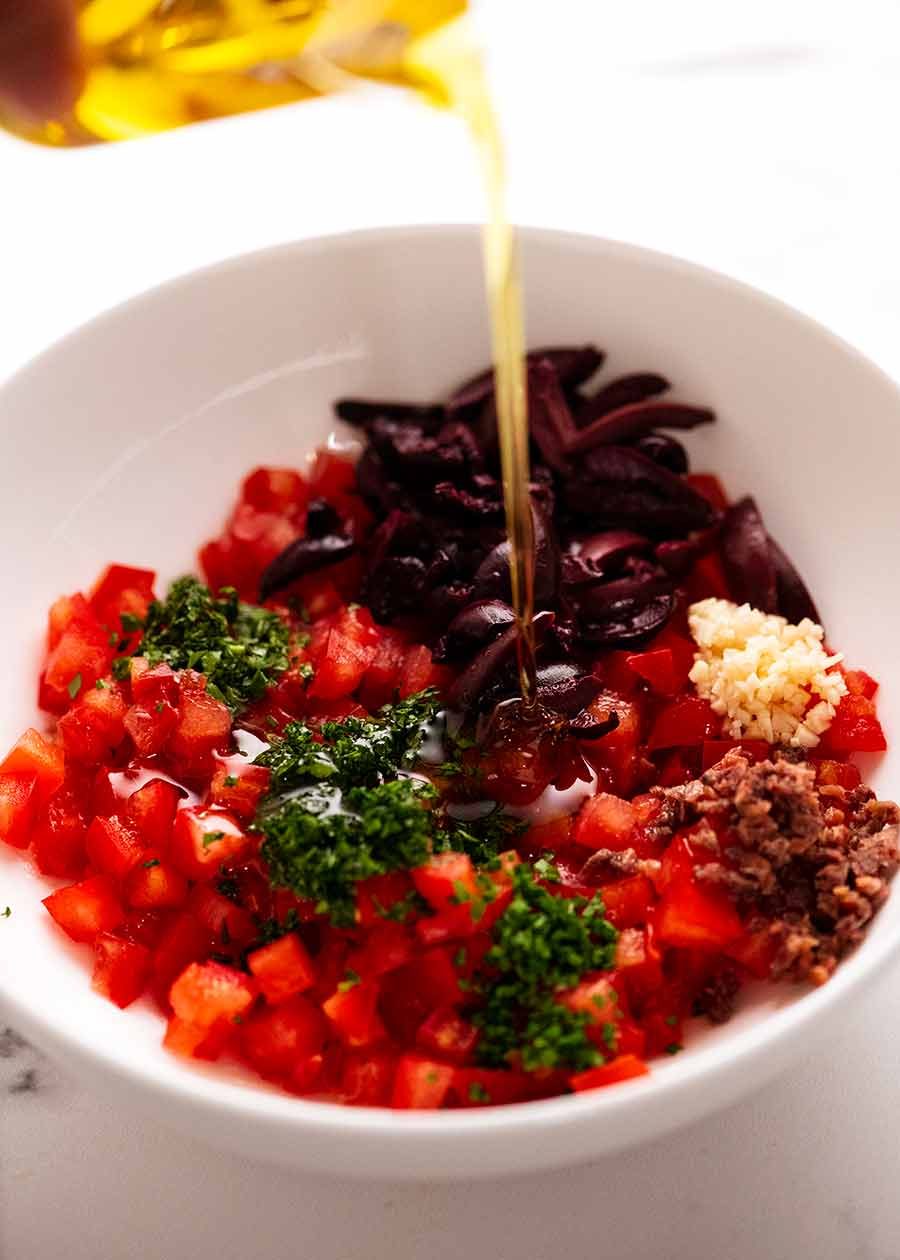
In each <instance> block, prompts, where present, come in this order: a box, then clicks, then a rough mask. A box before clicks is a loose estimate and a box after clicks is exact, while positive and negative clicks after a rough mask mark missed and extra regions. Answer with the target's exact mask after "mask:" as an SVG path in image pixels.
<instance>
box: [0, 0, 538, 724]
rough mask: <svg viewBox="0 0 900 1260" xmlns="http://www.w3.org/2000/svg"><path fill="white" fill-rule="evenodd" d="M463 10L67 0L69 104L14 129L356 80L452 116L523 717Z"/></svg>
mask: <svg viewBox="0 0 900 1260" xmlns="http://www.w3.org/2000/svg"><path fill="white" fill-rule="evenodd" d="M465 9H466V3H465V0H80V5H79V15H78V29H79V36H80V40H81V44H82V48H83V50H84V61H85V82H84V88H83V91H82V92H81V95H80V96H79V99H78V101H77V102H76V104H75V106H74V108H73V110H72V112H71V115H70V116H69V117H66V118H58V119H52V120H49V121H48V122H46V123H45V124H44V125H43V126H35V127H33V128H32V129H31V130H22V128H21V127H18V128H14V129H17V130H18V132H19V134H21V135H23V136H24V137H25V138H27V139H31V140H35V141H38V142H42V143H45V144H50V145H76V144H83V143H90V142H94V141H101V140H122V139H128V138H134V137H137V136H141V135H145V134H149V133H152V132H156V131H162V130H166V129H169V128H173V127H178V126H182V125H184V124H186V123H191V122H196V121H200V120H203V119H207V118H213V117H218V116H221V115H227V114H233V113H240V112H244V111H247V110H255V109H262V108H265V107H267V106H272V105H280V104H285V103H287V102H290V101H296V100H301V99H303V98H304V97H309V96H314V95H321V94H326V93H330V92H334V91H338V90H340V89H341V88H343V87H346V86H348V85H349V84H351V83H352V82H354V80H357V79H359V78H364V79H372V80H378V81H382V82H386V83H391V84H396V85H400V86H404V87H407V88H412V89H414V90H415V91H417V92H418V93H419V94H420V95H423V96H425V97H426V98H427V99H428V100H429V101H430V102H431V103H432V104H433V105H436V106H438V107H440V108H445V109H450V110H452V111H454V112H455V113H457V114H458V115H459V116H460V117H461V118H463V119H464V120H465V122H466V124H467V126H468V128H469V131H470V134H471V136H472V140H473V143H474V144H475V147H476V150H477V153H478V156H479V160H480V163H481V167H482V171H483V177H484V183H485V189H486V194H487V215H486V225H485V229H484V267H485V282H486V290H487V299H488V307H489V315H490V326H491V338H492V348H493V360H494V371H495V379H496V400H497V425H498V431H499V445H500V454H501V462H502V473H503V493H504V504H505V509H506V520H507V529H508V535H509V542H510V579H511V588H512V602H513V608H514V611H515V614H516V618H517V621H518V625H519V631H520V634H519V674H520V679H521V690H522V702H523V706H524V710H525V713H526V714H528V713H529V712H531V711H532V710H533V709H534V705H535V697H536V681H535V650H534V629H533V614H534V527H533V522H532V515H531V506H530V495H529V480H530V478H529V458H528V448H529V434H528V414H527V389H526V369H525V334H524V328H523V313H522V294H521V284H520V278H519V265H518V258H517V250H516V241H515V235H514V233H513V230H512V228H511V226H510V223H509V220H508V218H507V213H506V199H505V187H506V183H505V175H504V162H503V146H502V143H501V139H500V133H499V129H498V125H497V119H496V115H495V112H494V109H493V106H492V103H491V99H490V94H489V92H488V88H487V83H486V77H485V73H484V67H483V64H482V60H481V57H480V54H479V52H478V50H477V48H476V46H475V44H474V41H473V39H472V37H471V32H470V30H469V25H468V20H467V18H466V17H465ZM5 121H6V122H7V124H8V120H5ZM8 125H9V124H8ZM532 716H534V714H533V713H532Z"/></svg>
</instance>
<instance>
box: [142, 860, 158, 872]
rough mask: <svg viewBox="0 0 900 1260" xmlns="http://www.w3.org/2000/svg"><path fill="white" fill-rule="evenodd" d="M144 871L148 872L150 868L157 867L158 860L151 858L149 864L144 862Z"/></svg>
mask: <svg viewBox="0 0 900 1260" xmlns="http://www.w3.org/2000/svg"><path fill="white" fill-rule="evenodd" d="M143 865H144V869H145V870H148V871H149V870H150V868H151V866H159V858H151V859H150V861H149V862H144V864H143Z"/></svg>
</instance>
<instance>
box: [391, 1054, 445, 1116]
mask: <svg viewBox="0 0 900 1260" xmlns="http://www.w3.org/2000/svg"><path fill="white" fill-rule="evenodd" d="M453 1072H454V1069H453V1068H452V1067H450V1066H449V1064H446V1063H438V1062H437V1061H436V1060H434V1059H423V1058H420V1056H419V1055H416V1054H404V1055H402V1056H401V1058H400V1060H399V1062H398V1063H397V1072H396V1075H395V1077H394V1092H393V1094H392V1095H391V1106H392V1107H397V1108H399V1109H401V1110H425V1109H427V1108H435V1107H440V1106H441V1105H442V1104H443V1102H444V1100H445V1099H446V1097H447V1095H448V1093H449V1092H450V1086H451V1084H452V1082H453Z"/></svg>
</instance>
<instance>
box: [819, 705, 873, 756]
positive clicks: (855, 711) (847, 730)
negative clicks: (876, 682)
mask: <svg viewBox="0 0 900 1260" xmlns="http://www.w3.org/2000/svg"><path fill="white" fill-rule="evenodd" d="M886 748H887V741H886V739H885V737H884V731H883V730H882V729H881V723H880V722H879V720H878V716H877V714H876V711H875V705H874V703H873V702H872V701H871V700H869V699H867V698H866V697H865V696H864V695H847V696H844V698H843V700H842V701H841V703H840V704H839V705H838V709H837V713H836V714H835V716H834V720H833V721H832V723H831V726H829V728H828V730H827V731H826V732H825V734H824V735H823V736H822V738H821V740H820V741H819V746H818V748H817V749H816V751H817V752H818V753H824V754H825V755H826V756H828V755H830V754H833V753H838V754H840V753H851V752H884V750H885V749H886Z"/></svg>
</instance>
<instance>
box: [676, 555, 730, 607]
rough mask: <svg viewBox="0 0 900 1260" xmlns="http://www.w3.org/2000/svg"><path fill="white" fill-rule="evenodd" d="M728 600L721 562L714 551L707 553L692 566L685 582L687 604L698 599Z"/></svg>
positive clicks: (727, 587) (726, 583) (727, 589)
mask: <svg viewBox="0 0 900 1260" xmlns="http://www.w3.org/2000/svg"><path fill="white" fill-rule="evenodd" d="M711 597H715V598H716V599H730V598H731V591H730V589H729V586H728V579H727V578H726V577H725V570H724V569H723V568H722V560H721V558H720V556H719V553H718V552H716V551H708V552H707V553H706V555H705V556H701V557H700V559H699V560H698V561H697V563H696V564H695V565H694V568H693V570H692V571H691V574H690V576H689V578H688V581H687V598H688V602H689V603H695V602H696V601H697V600H700V599H709V598H711Z"/></svg>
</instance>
